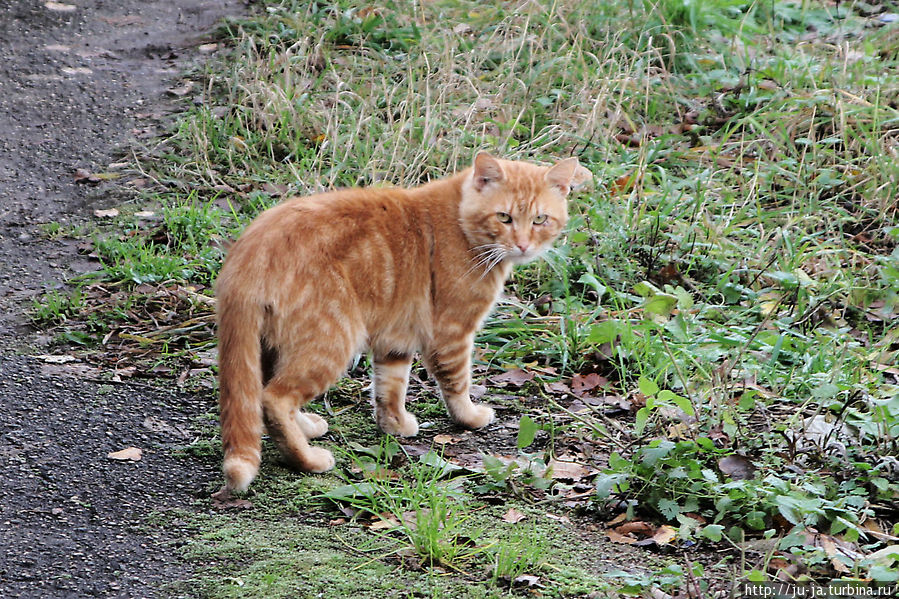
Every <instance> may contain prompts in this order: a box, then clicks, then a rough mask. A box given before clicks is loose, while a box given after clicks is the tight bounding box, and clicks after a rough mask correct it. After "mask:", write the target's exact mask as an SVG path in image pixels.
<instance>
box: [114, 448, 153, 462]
mask: <svg viewBox="0 0 899 599" xmlns="http://www.w3.org/2000/svg"><path fill="white" fill-rule="evenodd" d="M143 455H144V452H143V450H142V449H140V448H139V447H126V448H125V449H120V450H119V451H112V452H110V453H108V454H106V457H108V458H109V459H111V460H118V461H120V462H129V461H130V462H139V461H140V460H141V458H142V457H143Z"/></svg>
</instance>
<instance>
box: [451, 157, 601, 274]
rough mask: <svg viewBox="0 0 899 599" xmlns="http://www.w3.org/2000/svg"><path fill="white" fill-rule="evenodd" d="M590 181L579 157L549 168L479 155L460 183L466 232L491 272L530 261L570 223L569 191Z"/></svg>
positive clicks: (463, 226) (461, 213)
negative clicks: (501, 264) (502, 264)
mask: <svg viewBox="0 0 899 599" xmlns="http://www.w3.org/2000/svg"><path fill="white" fill-rule="evenodd" d="M590 178H592V175H591V174H590V171H588V170H587V169H585V168H584V167H582V166H580V165H579V164H578V161H577V158H567V159H565V160H562V161H560V162H558V163H556V164H555V165H553V166H551V167H547V166H538V165H536V164H530V163H528V162H513V161H509V160H499V159H497V158H494V157H492V156H490V155H489V154H486V153H484V152H480V153H479V154H478V155H477V156H475V159H474V165H473V166H472V168H471V169H470V170H469V171H468V172H467V174H466V176H465V181H464V182H463V184H462V202H461V204H460V208H459V212H460V214H459V216H460V223H461V225H462V229H463V231H464V232H465V235H466V236H467V237H468V240H469V242H470V243H471V244H472V245H473V246H474V247H475V249H476V252H477V254H478V256H480V257H481V258H482V259H483V264H484V265H485V266H486V267H487V268H488V269H489V268H491V267H492V266H493V265H495V264H498V263H499V262H500V261H502V260H508V261H510V262H512V263H514V264H523V263H525V262H530V261H531V260H533V259H534V258H536V257H537V256H539V255H540V254H541V253H542V252H543V251H544V250H546V249H547V248H549V246H550V245H551V244H552V242H553V241H554V240H555V239H556V237H558V236H559V234H560V233H561V232H562V229H563V228H564V227H565V223H566V222H568V202H567V197H568V194H569V192H570V191H571V188H572V187H575V186H577V185H580V184H582V183H585V182H586V181H588V180H589V179H590Z"/></svg>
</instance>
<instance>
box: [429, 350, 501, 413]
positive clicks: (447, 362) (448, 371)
mask: <svg viewBox="0 0 899 599" xmlns="http://www.w3.org/2000/svg"><path fill="white" fill-rule="evenodd" d="M473 348H474V334H471V335H467V336H465V337H458V338H446V339H435V341H434V343H433V344H432V346H431V348H430V349H427V350H425V351H424V352H423V353H422V359H423V360H424V363H425V366H426V367H427V369H428V372H430V373H431V376H433V377H434V378H435V379H437V384H438V386H439V387H440V394H441V395H442V396H443V403H444V404H445V405H446V411H447V412H449V415H450V417H451V418H452V419H453V420H455V421H456V422H458V423H459V424H461V425H462V426H464V427H466V428H481V427H484V426H487V425H488V424H490V423H491V422H493V419H494V413H493V408H490V407H488V406H484V405H479V404H476V403H473V402H472V401H471V396H470V395H469V389H470V387H471V352H472V349H473Z"/></svg>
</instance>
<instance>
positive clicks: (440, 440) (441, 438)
mask: <svg viewBox="0 0 899 599" xmlns="http://www.w3.org/2000/svg"><path fill="white" fill-rule="evenodd" d="M461 440H462V439H460V438H459V437H454V436H452V435H434V443H437V444H439V445H453V444H455V443H458V442H459V441H461Z"/></svg>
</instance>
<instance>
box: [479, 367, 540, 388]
mask: <svg viewBox="0 0 899 599" xmlns="http://www.w3.org/2000/svg"><path fill="white" fill-rule="evenodd" d="M533 378H534V373H533V372H525V371H524V370H522V369H521V368H513V369H512V370H507V371H506V372H502V373H500V374H494V375H493V376H491V377H489V380H490V382H491V383H493V384H494V385H498V386H500V387H505V386H506V385H512V386H513V387H521V386H522V385H524V384H525V383H527V382H528V381H530V380H532V379H533Z"/></svg>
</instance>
